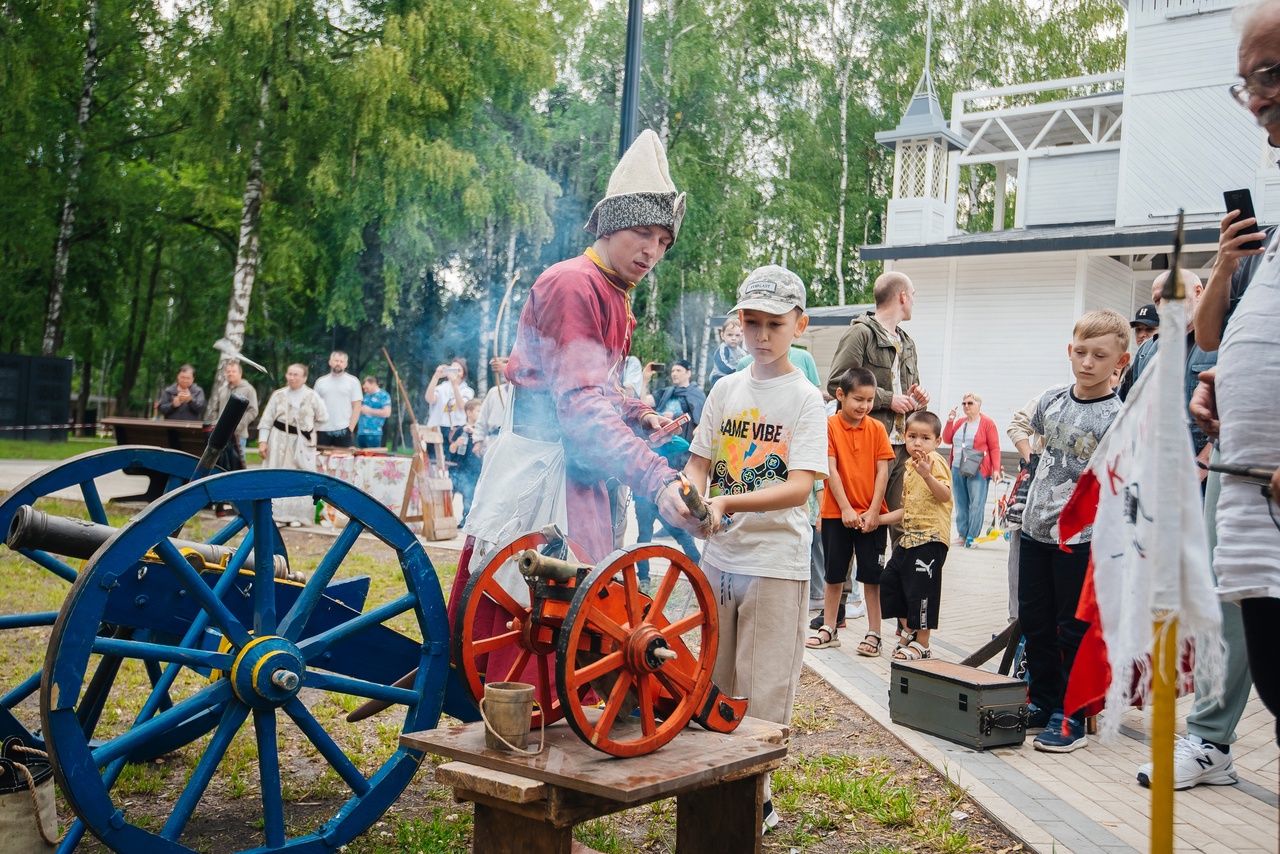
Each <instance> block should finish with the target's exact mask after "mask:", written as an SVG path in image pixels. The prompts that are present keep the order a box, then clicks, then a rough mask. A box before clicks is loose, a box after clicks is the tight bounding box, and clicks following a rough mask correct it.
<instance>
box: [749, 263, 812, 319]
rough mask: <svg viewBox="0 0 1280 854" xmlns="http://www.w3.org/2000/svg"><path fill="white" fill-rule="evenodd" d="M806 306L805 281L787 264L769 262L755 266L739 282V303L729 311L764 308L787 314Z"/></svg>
mask: <svg viewBox="0 0 1280 854" xmlns="http://www.w3.org/2000/svg"><path fill="white" fill-rule="evenodd" d="M797 308H798V309H800V310H801V311H804V309H805V288H804V282H803V281H802V280H801V279H800V277H799V276H797V275H796V274H795V273H793V272H791V271H790V270H788V269H787V268H786V267H779V266H778V265H777V264H769V265H766V266H764V267H757V268H756V269H754V270H752V271H751V273H750V274H748V275H747V278H746V281H744V282H743V283H742V284H741V285H739V286H738V304H737V305H735V306H734V307H733V308H732V309H730V311H763V312H766V313H768V314H786V313H787V312H789V311H791V310H793V309H797Z"/></svg>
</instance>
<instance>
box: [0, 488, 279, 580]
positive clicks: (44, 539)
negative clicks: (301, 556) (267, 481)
mask: <svg viewBox="0 0 1280 854" xmlns="http://www.w3.org/2000/svg"><path fill="white" fill-rule="evenodd" d="M118 530H120V529H119V528H113V527H111V526H110V525H99V524H97V523H96V522H87V521H85V520H83V519H68V518H66V517H65V516H50V515H49V514H48V513H45V512H44V511H43V510H37V509H35V508H34V507H31V506H26V507H19V508H18V512H17V513H15V514H14V516H13V521H12V522H10V523H9V533H8V537H7V538H6V539H5V543H6V544H7V545H8V546H9V548H11V549H14V550H15V551H16V550H18V549H39V550H41V551H46V552H50V553H52V554H57V555H61V556H63V557H72V558H79V559H81V560H88V559H89V558H91V557H93V555H94V552H96V551H97V550H98V548H99V547H100V546H101V545H102V544H103V543H105V542H106V541H107V540H109V539H111V537H112V536H114V535H115V533H116V532H117V531H118ZM169 542H171V543H173V545H174V546H175V547H177V548H178V549H179V550H187V551H193V552H195V553H197V554H199V555H200V557H201V558H202V559H203V560H204V562H205V564H207V565H209V566H222V565H224V564H225V562H226V561H227V560H230V558H231V555H233V554H235V549H232V548H228V547H227V546H215V545H211V544H209V543H199V542H195V541H194V540H179V539H176V538H170V540H169ZM254 565H255V564H254V556H253V555H249V559H248V560H247V561H245V564H244V568H245V569H248V570H252V569H253V568H254ZM275 577H276V578H288V579H291V580H294V581H300V580H302V576H301V573H290V571H289V563H288V561H287V560H286V559H285V556H284V555H280V554H277V555H276V556H275Z"/></svg>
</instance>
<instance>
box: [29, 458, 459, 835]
mask: <svg viewBox="0 0 1280 854" xmlns="http://www.w3.org/2000/svg"><path fill="white" fill-rule="evenodd" d="M299 496H306V497H310V498H314V499H321V498H322V499H324V500H325V501H326V502H327V503H330V504H332V505H333V506H335V507H336V508H338V509H339V510H341V511H342V512H343V513H344V514H346V515H347V516H348V517H349V519H350V521H349V523H348V524H347V526H346V527H345V528H344V529H343V531H342V532H341V533H340V534H339V535H338V537H337V538H336V539H335V540H334V541H333V543H332V545H331V546H330V547H329V548H328V550H327V551H326V552H325V554H324V555H323V557H322V558H321V559H320V562H319V564H318V565H317V567H316V569H315V571H314V573H313V574H312V575H311V577H310V578H309V579H308V580H307V581H306V582H305V583H297V582H288V581H278V580H276V579H274V578H273V564H274V563H275V560H274V558H275V553H276V548H275V546H274V545H273V544H272V539H273V538H262V537H259V536H257V533H258V531H261V530H268V531H274V530H275V528H274V525H273V522H272V513H271V499H277V498H290V497H299ZM211 502H235V503H237V504H239V505H241V506H242V507H246V508H247V513H246V515H247V516H248V522H249V527H248V530H247V531H246V535H245V540H244V541H243V542H242V544H241V547H240V548H239V549H238V550H237V551H236V553H235V556H234V558H233V559H232V560H231V562H230V564H229V565H228V566H227V568H226V570H225V571H223V572H218V573H207V572H206V573H201V572H199V571H197V570H196V569H195V568H193V566H192V565H191V563H189V562H188V560H187V559H186V558H185V557H184V555H183V554H181V553H180V552H179V551H178V550H177V549H176V548H175V547H174V545H173V544H172V543H171V542H170V541H169V540H168V539H167V537H168V535H169V534H170V533H171V532H173V531H175V530H177V529H178V528H180V527H181V526H182V525H183V523H185V522H186V521H187V520H188V519H189V518H190V517H192V516H193V515H194V514H196V513H197V512H198V511H199V510H200V509H201V508H202V507H204V506H206V505H207V504H209V503H211ZM363 532H368V533H370V534H372V535H374V536H375V537H377V538H378V539H379V540H381V541H382V542H383V543H384V544H385V545H386V546H389V547H390V549H391V550H393V551H394V553H395V555H396V557H397V558H398V561H399V567H398V569H399V571H398V573H395V574H396V575H397V576H398V579H397V581H396V584H395V586H394V589H393V592H392V593H391V594H389V595H387V596H385V597H384V598H385V601H379V602H378V603H376V604H374V605H373V606H372V607H368V608H365V609H364V610H363V611H361V610H359V609H358V608H352V607H349V606H348V605H347V604H345V603H344V602H343V601H341V600H339V599H335V598H333V596H332V595H329V594H326V588H329V587H330V585H331V582H332V583H335V584H336V583H337V582H335V576H336V575H337V573H338V571H339V570H340V568H341V567H342V565H343V563H344V560H345V559H346V558H347V555H348V552H349V551H350V549H351V548H352V546H353V545H354V544H355V542H356V539H357V538H358V537H359V535H360V534H361V533H363ZM149 552H151V553H152V557H151V558H150V559H147V558H146V556H147V555H148V553H149ZM250 554H252V556H253V560H254V570H253V571H252V573H250V572H248V571H247V570H246V571H244V572H242V571H241V570H242V568H243V567H244V564H245V561H246V560H247V559H248V558H249V556H250ZM387 569H388V571H392V572H394V570H393V569H392V568H391V567H388V568H387ZM140 577H141V579H140ZM139 583H146V584H150V585H152V587H151V588H150V589H151V591H152V592H151V594H150V595H151V596H156V597H169V598H167V599H165V600H164V602H162V603H160V604H161V605H162V607H158V608H152V607H150V605H151V604H152V600H151V599H148V601H147V602H146V603H144V604H146V605H147V607H137V608H135V609H134V610H136V611H138V612H139V614H138V616H137V618H136V619H135V625H140V626H144V627H146V628H148V629H151V630H153V631H156V632H159V633H164V634H168V633H170V632H172V630H173V628H174V626H173V621H174V619H175V618H174V613H175V612H176V613H178V615H179V617H181V616H182V614H183V613H184V612H183V610H182V609H183V608H186V609H188V610H187V611H186V612H185V613H187V614H189V615H190V617H189V620H188V622H187V627H186V631H185V633H183V635H182V637H181V640H180V641H179V642H178V643H176V644H172V645H166V644H154V643H146V642H139V641H136V640H122V639H117V638H107V637H102V636H101V635H99V634H98V631H97V629H98V626H99V624H101V623H102V622H104V621H107V622H109V621H110V620H109V619H108V618H109V617H111V615H112V612H113V611H116V610H128V609H129V606H130V605H131V603H132V604H136V603H137V602H138V601H139V597H142V596H146V595H147V594H143V593H139V592H137V591H138V589H139V588H138V586H137V585H138V584H139ZM166 591H169V592H166ZM168 602H172V603H173V604H172V605H169V604H165V603H168ZM359 604H361V605H363V604H364V603H363V600H362V601H361V603H359ZM393 622H394V626H395V627H398V628H400V629H405V628H406V624H407V625H410V626H412V630H411V633H412V634H416V635H417V636H418V637H417V638H414V637H411V636H409V635H407V634H405V633H403V632H402V631H397V630H396V628H395V627H393V626H392V625H390V624H392V623H393ZM448 650H449V643H448V621H447V617H446V614H445V603H444V597H443V595H442V593H441V590H440V584H439V581H438V580H437V578H436V575H435V571H434V569H433V568H432V566H431V562H430V560H429V559H428V558H427V555H426V552H425V551H424V549H423V547H422V545H421V543H420V542H419V541H418V539H417V537H416V536H415V535H414V534H413V533H412V532H410V531H409V529H408V528H407V527H405V525H404V523H403V522H401V521H400V520H398V519H397V518H396V517H395V515H394V514H393V513H392V512H391V511H390V510H388V509H387V508H386V507H384V506H382V505H381V504H379V503H378V502H377V501H376V500H374V499H373V498H371V497H369V496H368V495H366V494H365V493H363V492H361V491H360V490H359V489H356V488H355V487H353V486H350V485H349V484H346V483H343V482H342V481H339V480H337V479H335V478H331V477H329V476H327V475H321V474H313V473H309V472H297V471H281V470H262V469H259V470H253V471H241V472H232V473H229V474H220V475H215V476H213V477H210V478H208V479H205V480H201V481H198V482H195V483H191V484H189V485H187V486H184V487H181V488H179V489H177V490H175V491H174V492H172V493H170V494H169V495H167V496H165V497H164V498H163V499H161V500H160V501H158V502H156V503H155V504H153V505H151V506H150V507H148V508H147V509H146V510H144V511H143V512H142V513H140V514H139V515H138V516H137V517H135V518H134V519H133V521H131V522H130V523H129V524H128V525H127V526H125V527H124V528H123V529H121V531H120V532H119V533H118V534H117V535H116V536H115V537H113V538H112V540H111V541H110V542H109V543H108V544H107V545H105V546H104V547H102V548H101V549H99V551H98V552H97V554H96V555H94V557H93V559H92V560H91V561H89V563H87V564H86V565H85V567H84V569H83V570H82V571H81V573H80V575H79V577H78V578H77V579H76V582H75V584H74V585H73V586H72V588H71V593H70V595H69V596H68V597H67V599H66V601H65V602H64V603H63V606H62V610H61V611H60V612H59V614H58V618H57V621H56V623H55V624H54V627H53V634H52V637H51V640H50V644H49V649H48V653H47V656H46V659H45V673H44V679H43V680H42V683H41V689H40V715H41V721H42V723H43V726H44V732H45V737H46V744H47V747H48V750H49V754H50V757H51V759H52V761H53V766H54V771H55V774H56V777H57V781H58V784H59V786H60V787H61V790H62V793H63V795H64V797H65V798H66V800H67V802H68V803H69V805H70V806H71V808H72V810H73V811H74V812H75V814H76V815H77V816H78V817H79V818H80V820H81V821H82V822H84V824H85V825H87V827H88V829H89V830H90V831H91V832H92V833H93V834H94V835H95V836H97V837H99V838H100V839H101V840H102V841H103V842H105V843H106V844H107V845H109V846H110V847H111V848H113V849H115V850H117V851H122V852H148V854H149V852H163V851H189V850H192V849H191V848H189V847H188V846H187V845H185V844H183V833H184V830H186V829H187V827H188V825H189V823H190V822H191V821H192V818H193V816H195V815H196V814H197V812H198V811H199V810H200V805H201V803H202V801H203V800H204V798H205V795H206V793H207V792H208V788H209V784H210V781H211V780H212V779H213V778H214V776H215V774H218V773H219V771H220V770H221V771H222V772H223V774H224V775H225V774H235V773H240V774H242V775H243V771H237V770H236V769H235V768H233V767H231V766H229V765H226V766H224V759H225V758H226V757H227V753H228V747H229V746H231V745H232V743H233V740H235V739H236V737H237V735H238V734H240V733H241V732H242V731H243V732H244V735H243V736H242V738H244V739H250V738H251V739H253V741H254V742H255V743H256V747H257V760H256V761H257V766H258V767H257V772H258V773H257V775H256V776H257V778H258V782H259V784H260V789H261V804H262V824H261V827H262V831H261V834H262V835H261V837H259V838H256V839H253V840H245V843H246V844H245V846H244V847H245V848H246V849H253V850H259V849H262V848H265V849H271V850H275V849H288V850H291V851H332V850H334V849H336V848H337V847H338V846H340V845H343V844H345V843H347V842H349V841H350V840H351V839H353V838H354V837H355V836H357V835H358V834H360V833H361V832H363V831H364V830H365V829H366V828H367V827H369V826H370V825H371V824H372V823H373V822H374V821H375V820H376V819H377V818H378V817H379V816H381V815H382V813H383V812H384V811H385V810H386V809H387V808H388V807H389V806H390V805H391V803H392V802H393V801H394V800H395V799H396V798H397V797H398V796H399V795H400V793H401V792H402V791H403V790H404V788H405V786H407V785H408V783H409V781H410V780H411V779H412V777H413V775H414V772H415V771H416V770H417V768H418V765H419V763H420V762H421V760H422V754H421V752H419V751H413V750H408V749H406V748H403V747H397V748H396V749H395V751H394V752H393V753H391V755H390V756H389V758H387V759H386V760H385V761H384V762H382V763H381V764H380V765H378V767H376V768H372V769H367V768H366V769H362V768H361V767H360V765H361V763H362V762H364V761H365V757H364V756H362V755H361V753H362V751H360V750H356V749H352V750H350V753H351V755H348V753H349V751H348V748H344V747H343V746H342V745H341V744H339V741H338V739H335V737H333V736H331V735H330V734H329V733H328V732H327V731H326V729H325V726H324V725H323V724H322V723H321V722H320V721H319V720H318V719H317V717H316V716H315V715H314V714H313V713H312V708H313V707H315V706H316V704H317V703H319V702H320V701H321V700H322V699H324V698H325V697H334V696H335V695H336V697H337V698H338V699H340V700H342V701H343V702H349V703H354V702H358V700H359V699H360V698H363V699H375V700H383V701H387V702H390V703H392V704H394V705H395V706H396V707H397V708H399V709H402V710H403V711H402V714H403V724H402V726H401V731H412V730H419V729H429V728H431V727H434V726H435V725H436V723H437V721H438V719H439V715H440V710H441V704H442V701H443V698H444V692H445V684H446V679H447V676H448V670H449V661H448ZM107 655H114V656H118V657H120V658H122V659H124V660H126V661H128V660H137V661H141V662H150V663H152V664H155V665H158V666H161V667H162V668H163V673H162V677H161V680H160V682H159V684H157V685H156V686H155V687H154V688H153V689H152V690H151V693H150V695H149V696H148V697H147V698H146V700H145V702H143V703H142V704H141V707H140V710H139V711H138V712H137V714H136V717H135V720H134V723H133V725H132V726H130V727H128V728H127V729H124V730H123V731H121V732H119V733H118V734H115V735H113V736H107V735H106V734H104V733H102V732H99V733H98V736H99V737H98V739H97V740H91V739H90V738H89V737H88V736H87V735H86V733H85V731H84V728H83V727H82V726H81V725H80V723H79V719H78V717H77V702H78V700H79V698H80V696H81V693H82V691H83V690H84V686H85V682H86V679H87V678H89V674H90V671H91V662H92V660H93V659H95V658H97V657H99V656H107ZM414 667H416V668H418V671H417V676H416V678H415V680H414V683H413V685H412V687H397V686H395V685H394V684H393V683H394V682H395V680H396V679H397V678H398V677H400V676H401V675H403V674H404V673H406V672H408V671H409V670H411V669H413V668H414ZM184 671H185V672H186V675H187V677H188V678H189V677H190V675H191V673H192V672H193V671H194V672H196V673H200V674H209V676H208V678H207V679H206V681H204V682H203V683H201V684H202V685H203V687H201V688H199V689H198V690H195V691H194V692H189V693H188V694H187V695H186V696H181V695H179V696H176V697H175V702H174V704H173V705H172V706H171V707H169V708H167V709H163V708H162V706H163V699H164V696H165V694H166V692H168V691H169V690H170V689H171V688H172V687H173V686H174V684H175V680H176V679H178V678H179V677H180V676H181V675H182V673H183V672H184ZM400 714H401V712H397V717H399V716H400ZM202 715H214V716H216V717H217V723H216V726H215V728H214V729H213V732H212V735H211V736H210V737H209V739H208V741H207V743H206V744H203V745H200V746H199V759H198V761H197V762H196V764H195V767H194V769H193V770H192V771H191V773H190V776H189V777H188V778H187V780H186V782H185V783H184V784H183V785H182V786H181V788H180V790H179V791H177V792H176V793H175V794H174V795H173V796H172V798H171V801H172V803H171V804H170V805H168V806H169V808H168V810H167V817H166V818H165V820H164V824H163V826H162V827H157V826H152V825H151V823H150V821H149V820H143V819H138V820H136V821H135V820H134V819H135V817H133V816H130V814H129V809H128V805H127V804H126V803H124V800H123V799H117V798H114V797H113V794H112V786H113V785H114V783H115V781H116V779H117V777H118V775H119V774H120V772H121V770H122V769H123V767H124V765H125V762H126V761H127V759H128V757H129V756H131V755H137V754H140V753H146V752H148V745H149V744H151V743H152V742H156V741H164V740H166V739H169V738H171V737H172V733H174V732H175V731H177V730H179V729H181V728H182V727H183V726H185V725H186V724H187V722H188V721H190V720H192V719H194V718H197V717H198V716H202ZM384 727H385V723H384ZM278 736H279V737H281V738H283V739H284V740H285V743H290V744H299V743H303V742H306V743H309V744H310V745H311V746H312V747H313V748H314V750H315V751H316V753H317V754H318V756H319V757H321V758H322V760H323V762H325V763H327V765H328V766H329V767H330V768H332V769H333V771H334V772H336V776H337V778H339V779H340V780H341V784H342V785H344V786H345V787H346V789H347V791H349V793H350V797H349V799H348V800H347V801H346V802H345V803H344V804H343V805H342V806H341V807H340V808H339V809H337V811H336V812H335V813H334V814H333V815H332V816H331V817H328V818H327V819H324V820H323V821H322V823H318V824H317V825H313V826H309V827H307V828H306V829H305V830H304V831H299V830H298V829H297V823H298V822H299V821H302V820H303V819H300V818H299V817H298V816H296V815H295V816H290V817H288V819H287V817H286V805H285V803H284V798H283V789H284V787H285V785H286V784H288V783H290V775H291V774H292V773H294V769H293V767H292V765H290V764H286V765H285V766H284V767H282V763H281V761H280V758H281V757H280V751H279V749H278ZM144 825H146V826H144Z"/></svg>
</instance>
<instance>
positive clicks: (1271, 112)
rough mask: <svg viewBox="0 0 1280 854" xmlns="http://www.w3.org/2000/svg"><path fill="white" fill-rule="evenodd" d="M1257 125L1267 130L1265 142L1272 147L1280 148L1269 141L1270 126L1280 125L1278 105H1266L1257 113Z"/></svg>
mask: <svg viewBox="0 0 1280 854" xmlns="http://www.w3.org/2000/svg"><path fill="white" fill-rule="evenodd" d="M1258 125H1259V126H1260V127H1262V128H1265V129H1266V130H1267V142H1268V143H1270V145H1271V147H1272V148H1280V146H1278V145H1276V144H1275V143H1274V142H1271V133H1270V130H1271V126H1272V125H1280V105H1277V106H1274V107H1268V108H1267V109H1265V110H1263V111H1262V112H1261V113H1259V114H1258Z"/></svg>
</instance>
